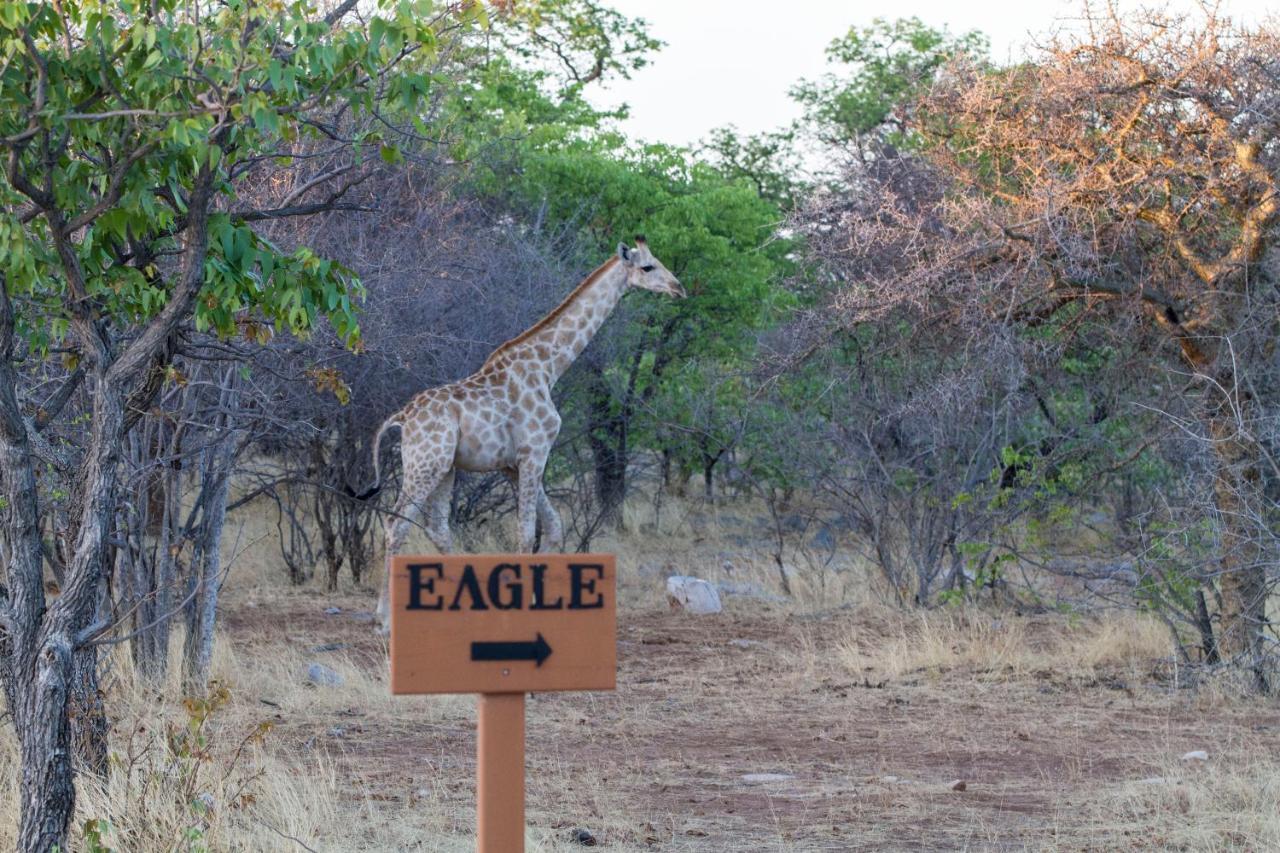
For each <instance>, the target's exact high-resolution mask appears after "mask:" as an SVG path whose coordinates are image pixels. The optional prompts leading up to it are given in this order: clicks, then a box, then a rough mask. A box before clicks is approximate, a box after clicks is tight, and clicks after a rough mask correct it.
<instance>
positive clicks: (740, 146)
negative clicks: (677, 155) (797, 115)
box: [703, 127, 805, 210]
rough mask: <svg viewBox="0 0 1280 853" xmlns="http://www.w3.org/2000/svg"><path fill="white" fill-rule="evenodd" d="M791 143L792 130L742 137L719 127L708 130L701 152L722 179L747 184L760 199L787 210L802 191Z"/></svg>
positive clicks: (797, 161)
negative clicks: (706, 156)
mask: <svg viewBox="0 0 1280 853" xmlns="http://www.w3.org/2000/svg"><path fill="white" fill-rule="evenodd" d="M795 144H796V132H795V131H794V130H781V131H775V132H771V133H758V134H753V135H743V134H740V133H739V132H738V130H737V129H736V128H734V127H720V128H716V129H715V130H713V131H711V135H710V137H709V138H708V139H707V141H706V142H705V143H704V144H703V152H704V153H705V154H707V155H708V156H709V157H710V158H711V160H712V162H713V163H714V164H715V165H716V167H717V168H718V169H719V170H720V172H721V174H723V175H724V176H725V177H727V178H729V179H730V180H745V181H747V182H749V183H750V184H751V185H752V186H754V187H755V190H756V194H757V195H759V196H760V197H761V198H762V199H765V200H766V201H768V202H770V203H772V204H774V205H776V206H777V207H779V208H780V209H782V210H790V209H792V208H794V207H795V205H796V199H797V196H798V195H799V194H800V193H801V192H803V191H804V189H805V185H804V183H803V181H801V180H799V179H798V178H797V177H796V176H797V174H798V173H799V171H800V159H799V157H798V155H797V154H796V149H795Z"/></svg>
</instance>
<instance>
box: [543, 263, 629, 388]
mask: <svg viewBox="0 0 1280 853" xmlns="http://www.w3.org/2000/svg"><path fill="white" fill-rule="evenodd" d="M626 290H627V272H626V267H625V266H623V265H622V264H620V263H617V262H616V259H615V260H614V262H611V263H606V264H605V265H604V266H603V267H601V268H600V269H599V270H597V272H596V273H595V274H594V275H593V276H592V277H590V278H588V280H587V281H585V282H583V284H582V285H581V286H579V288H578V289H577V290H575V291H574V292H573V294H572V295H571V296H570V297H569V299H567V300H566V301H565V303H564V304H562V305H561V306H560V307H559V308H557V309H556V311H554V312H553V313H552V315H550V316H549V317H548V318H547V320H546V321H544V322H542V323H539V324H538V326H535V327H534V329H532V330H531V333H530V334H529V337H528V338H527V349H526V351H528V352H538V351H539V350H540V349H541V350H542V351H543V352H545V353H546V357H545V358H544V359H542V360H541V364H540V365H539V367H540V368H541V369H542V370H543V371H544V372H545V373H546V374H547V376H548V379H549V380H550V383H552V384H554V383H555V381H556V380H557V379H559V378H560V377H561V376H562V375H563V374H564V372H565V371H566V370H568V369H569V365H571V364H573V362H574V360H575V359H577V357H578V356H579V355H580V354H581V353H582V351H583V350H584V349H586V346H587V344H589V343H591V339H592V338H593V337H595V334H596V332H598V331H599V330H600V327H601V326H602V325H603V324H604V321H605V320H607V319H608V318H609V315H610V314H611V313H613V309H614V308H615V307H616V306H617V304H618V301H619V300H620V299H622V295H623V293H625V292H626ZM544 348H545V349H544ZM539 355H541V353H539Z"/></svg>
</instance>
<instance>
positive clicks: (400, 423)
mask: <svg viewBox="0 0 1280 853" xmlns="http://www.w3.org/2000/svg"><path fill="white" fill-rule="evenodd" d="M391 427H400V428H402V429H403V428H404V412H403V411H399V412H396V413H395V414H393V415H392V416H391V417H389V418H387V419H386V420H385V421H383V422H382V426H380V427H378V431H377V432H376V433H374V436H373V485H372V486H370V487H369V488H367V489H365V490H364V491H363V492H361V493H360V494H356V493H355V492H354V491H352V490H351V489H350V488H348V489H347V494H349V495H350V496H351V497H353V498H355V499H356V500H358V501H367V500H369V499H370V498H372V497H374V496H376V495H377V494H378V492H381V491H382V471H381V470H380V469H379V467H378V457H379V456H380V455H381V454H380V453H379V451H380V450H381V448H382V434H383V433H385V432H386V431H387V430H389V429H391Z"/></svg>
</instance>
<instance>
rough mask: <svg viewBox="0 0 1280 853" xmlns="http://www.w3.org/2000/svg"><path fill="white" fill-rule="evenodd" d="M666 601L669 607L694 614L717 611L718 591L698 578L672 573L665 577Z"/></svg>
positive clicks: (718, 609)
mask: <svg viewBox="0 0 1280 853" xmlns="http://www.w3.org/2000/svg"><path fill="white" fill-rule="evenodd" d="M667 601H668V602H670V604H671V607H672V608H673V609H674V608H677V607H678V608H680V609H683V610H687V611H689V612H690V613H693V614H695V615H703V614H707V613H719V612H720V611H721V609H722V608H721V606H720V593H718V592H716V588H715V587H714V586H712V585H711V584H709V583H707V582H706V581H704V580H701V579H700V578H691V577H687V576H685V575H673V576H671V577H669V578H667Z"/></svg>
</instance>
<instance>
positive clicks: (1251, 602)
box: [1209, 417, 1270, 693]
mask: <svg viewBox="0 0 1280 853" xmlns="http://www.w3.org/2000/svg"><path fill="white" fill-rule="evenodd" d="M1209 435H1210V436H1211V437H1212V438H1213V441H1214V450H1215V453H1216V455H1217V461H1218V470H1217V471H1216V472H1215V473H1214V481H1213V496H1214V503H1215V505H1216V508H1217V510H1218V524H1219V531H1220V532H1219V543H1220V548H1221V557H1220V558H1219V565H1218V570H1219V579H1218V588H1219V589H1220V590H1221V591H1222V623H1221V630H1220V631H1219V636H1218V644H1217V649H1218V652H1219V653H1220V654H1221V655H1222V656H1224V657H1226V658H1228V659H1232V660H1234V661H1236V663H1238V664H1240V665H1242V666H1245V667H1246V668H1248V669H1250V670H1252V672H1253V676H1254V681H1255V686H1256V687H1257V689H1258V690H1260V691H1261V692H1264V693H1265V692H1268V691H1269V689H1270V683H1269V677H1268V673H1267V671H1266V667H1265V662H1264V645H1263V644H1264V639H1265V638H1264V631H1265V629H1266V624H1267V618H1266V602H1267V575H1266V566H1265V565H1264V563H1263V557H1262V547H1261V538H1262V536H1263V529H1262V525H1263V524H1264V523H1265V522H1264V521H1263V519H1262V515H1261V502H1260V501H1259V500H1258V498H1259V496H1260V494H1261V478H1260V476H1259V470H1258V461H1257V459H1256V453H1255V451H1254V450H1253V449H1252V448H1251V447H1249V446H1247V445H1246V442H1245V441H1244V439H1243V438H1242V437H1241V436H1240V434H1239V429H1238V426H1237V424H1236V422H1235V420H1234V419H1231V418H1227V417H1216V418H1213V419H1212V420H1211V421H1210V423H1209Z"/></svg>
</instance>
